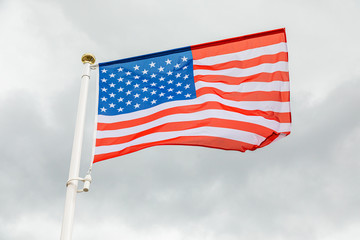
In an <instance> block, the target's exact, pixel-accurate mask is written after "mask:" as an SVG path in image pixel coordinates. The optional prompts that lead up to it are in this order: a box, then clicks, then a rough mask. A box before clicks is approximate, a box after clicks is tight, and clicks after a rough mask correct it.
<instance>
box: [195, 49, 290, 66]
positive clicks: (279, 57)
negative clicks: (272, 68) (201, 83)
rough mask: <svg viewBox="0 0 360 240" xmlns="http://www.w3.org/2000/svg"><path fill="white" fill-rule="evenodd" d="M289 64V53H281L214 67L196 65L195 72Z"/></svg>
mask: <svg viewBox="0 0 360 240" xmlns="http://www.w3.org/2000/svg"><path fill="white" fill-rule="evenodd" d="M280 61H283V62H287V61H288V54H287V52H280V53H277V54H273V55H263V56H260V57H256V58H252V59H249V60H243V61H241V60H236V61H229V62H226V63H219V64H214V65H209V66H208V65H194V66H193V67H194V70H198V69H205V70H223V69H229V68H241V69H244V68H250V67H255V66H258V65H260V64H263V63H277V62H280Z"/></svg>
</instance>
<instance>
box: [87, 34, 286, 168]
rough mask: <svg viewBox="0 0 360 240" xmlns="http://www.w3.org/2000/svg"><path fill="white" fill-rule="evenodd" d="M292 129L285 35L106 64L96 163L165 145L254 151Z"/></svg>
mask: <svg viewBox="0 0 360 240" xmlns="http://www.w3.org/2000/svg"><path fill="white" fill-rule="evenodd" d="M290 125H291V113H290V89H289V74H288V54H287V45H286V36H285V29H277V30H272V31H268V32H262V33H257V34H252V35H246V36H241V37H237V38H232V39H226V40H221V41H216V42H210V43H205V44H200V45H194V46H190V47H185V48H179V49H173V50H169V51H165V52H159V53H154V54H148V55H144V56H139V57H133V58H128V59H122V60H117V61H112V62H106V63H100V64H99V96H98V116H97V132H96V144H95V155H94V162H98V161H102V160H106V159H110V158H114V157H118V156H122V155H125V154H128V153H132V152H135V151H138V150H141V149H144V148H147V147H151V146H158V145H192V146H204V147H212V148H219V149H225V150H238V151H242V152H244V151H246V150H255V149H257V148H260V147H263V146H266V145H267V144H269V143H271V142H273V141H274V140H276V139H279V138H281V137H284V136H287V135H288V134H290Z"/></svg>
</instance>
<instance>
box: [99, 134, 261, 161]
mask: <svg viewBox="0 0 360 240" xmlns="http://www.w3.org/2000/svg"><path fill="white" fill-rule="evenodd" d="M159 145H188V146H202V147H210V148H216V149H224V150H236V151H241V152H245V151H246V150H251V151H253V150H255V149H256V148H257V147H258V146H256V145H252V144H248V143H244V142H240V141H235V140H230V139H225V138H217V137H208V136H200V137H199V136H192V137H177V138H174V139H169V140H164V141H156V142H151V143H143V144H139V145H135V146H131V147H128V148H125V149H123V150H121V151H117V152H111V153H106V154H99V155H95V157H94V163H95V162H99V161H102V160H106V159H109V158H114V157H119V156H122V155H125V154H128V153H132V152H136V151H138V150H141V149H144V148H148V147H153V146H159Z"/></svg>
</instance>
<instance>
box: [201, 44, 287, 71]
mask: <svg viewBox="0 0 360 240" xmlns="http://www.w3.org/2000/svg"><path fill="white" fill-rule="evenodd" d="M280 52H287V46H286V43H284V42H282V43H277V44H273V45H269V46H265V47H259V48H253V49H248V50H245V51H241V52H236V53H229V54H223V55H217V56H213V57H206V58H202V59H199V60H194V65H214V64H219V63H225V62H230V61H234V60H238V61H244V60H248V59H252V58H256V57H260V56H262V55H273V54H277V53H280Z"/></svg>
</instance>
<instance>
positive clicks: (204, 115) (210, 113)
mask: <svg viewBox="0 0 360 240" xmlns="http://www.w3.org/2000/svg"><path fill="white" fill-rule="evenodd" d="M209 118H218V119H225V120H234V121H240V122H248V123H253V124H257V125H261V126H264V127H267V128H270V129H272V130H274V131H276V132H287V131H289V129H290V124H289V123H279V122H277V121H275V120H269V119H265V118H263V117H260V116H247V115H243V114H240V113H235V112H230V111H225V110H217V109H216V110H215V109H211V110H204V111H200V112H195V113H181V114H173V115H168V116H165V117H162V118H159V119H156V120H154V121H152V122H148V123H144V124H141V125H137V126H134V127H129V128H122V129H118V130H106V131H98V132H97V138H110V137H122V136H126V135H131V134H134V133H138V132H142V131H145V130H148V129H151V128H153V127H157V126H160V125H162V124H166V123H170V122H178V123H180V122H181V123H182V122H191V121H197V120H204V119H209ZM184 124H186V123H184ZM229 128H231V127H230V126H229Z"/></svg>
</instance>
